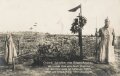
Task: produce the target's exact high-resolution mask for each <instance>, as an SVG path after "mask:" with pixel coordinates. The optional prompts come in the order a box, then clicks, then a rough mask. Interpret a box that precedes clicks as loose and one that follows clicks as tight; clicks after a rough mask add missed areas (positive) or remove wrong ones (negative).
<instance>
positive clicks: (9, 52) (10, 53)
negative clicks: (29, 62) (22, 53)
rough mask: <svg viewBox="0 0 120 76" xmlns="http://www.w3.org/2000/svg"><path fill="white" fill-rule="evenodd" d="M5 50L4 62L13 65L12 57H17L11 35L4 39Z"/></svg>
mask: <svg viewBox="0 0 120 76" xmlns="http://www.w3.org/2000/svg"><path fill="white" fill-rule="evenodd" d="M5 46H6V49H5V61H6V62H7V63H8V64H12V63H13V57H17V53H16V49H15V45H14V43H13V39H12V36H11V35H8V36H7V37H6V45H5Z"/></svg>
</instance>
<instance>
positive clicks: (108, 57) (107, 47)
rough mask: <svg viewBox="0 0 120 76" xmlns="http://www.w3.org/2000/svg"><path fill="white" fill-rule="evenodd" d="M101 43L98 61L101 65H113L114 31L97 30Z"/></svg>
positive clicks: (110, 29) (107, 29) (106, 29)
mask: <svg viewBox="0 0 120 76" xmlns="http://www.w3.org/2000/svg"><path fill="white" fill-rule="evenodd" d="M99 34H100V37H101V41H100V44H99V52H100V54H99V61H100V62H101V63H105V62H108V63H114V62H115V53H114V46H112V41H113V36H114V35H115V34H114V29H112V28H105V27H103V28H101V29H100V30H99Z"/></svg>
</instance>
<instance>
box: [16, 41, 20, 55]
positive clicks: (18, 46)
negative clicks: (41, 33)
mask: <svg viewBox="0 0 120 76" xmlns="http://www.w3.org/2000/svg"><path fill="white" fill-rule="evenodd" d="M17 42H18V55H19V54H20V41H19V39H18V40H17Z"/></svg>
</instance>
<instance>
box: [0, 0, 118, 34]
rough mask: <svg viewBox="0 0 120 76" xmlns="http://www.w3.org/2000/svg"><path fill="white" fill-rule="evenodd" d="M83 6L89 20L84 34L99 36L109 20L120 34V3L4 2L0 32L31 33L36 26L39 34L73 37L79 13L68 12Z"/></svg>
mask: <svg viewBox="0 0 120 76" xmlns="http://www.w3.org/2000/svg"><path fill="white" fill-rule="evenodd" d="M79 4H81V5H82V15H83V16H84V17H86V18H87V24H86V25H85V26H84V28H83V34H84V35H86V34H89V35H90V34H95V29H96V28H98V29H99V28H101V27H103V26H104V20H105V19H106V18H107V17H108V18H109V19H110V26H111V27H113V28H114V29H115V32H116V35H120V30H119V29H120V0H0V32H8V31H10V32H13V31H30V28H31V27H32V28H33V29H32V31H37V32H44V33H47V32H48V33H51V34H72V33H71V31H70V27H71V24H72V22H73V19H74V18H76V16H78V14H79V10H77V11H76V12H69V11H68V10H69V9H71V8H73V7H76V6H78V5H79ZM35 24H36V25H37V26H33V25H35Z"/></svg>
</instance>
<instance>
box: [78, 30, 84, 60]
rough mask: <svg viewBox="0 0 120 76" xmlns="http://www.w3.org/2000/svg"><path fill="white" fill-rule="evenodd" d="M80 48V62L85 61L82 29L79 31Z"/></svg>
mask: <svg viewBox="0 0 120 76" xmlns="http://www.w3.org/2000/svg"><path fill="white" fill-rule="evenodd" d="M79 46H80V60H83V50H82V28H80V30H79Z"/></svg>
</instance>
